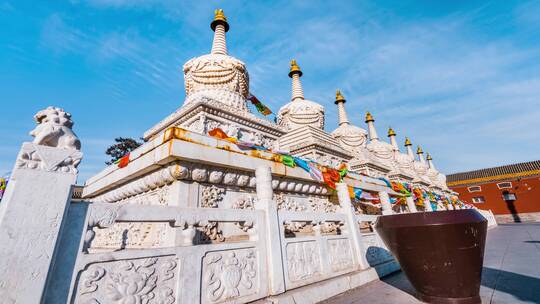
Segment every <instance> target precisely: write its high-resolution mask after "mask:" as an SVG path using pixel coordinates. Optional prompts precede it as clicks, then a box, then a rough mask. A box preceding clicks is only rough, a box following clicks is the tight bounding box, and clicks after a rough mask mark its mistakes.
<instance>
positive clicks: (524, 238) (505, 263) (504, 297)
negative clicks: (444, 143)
mask: <svg viewBox="0 0 540 304" xmlns="http://www.w3.org/2000/svg"><path fill="white" fill-rule="evenodd" d="M480 295H481V297H482V303H498V304H500V303H512V304H513V303H540V223H535V224H532V223H531V224H506V225H499V226H498V227H496V228H494V229H491V230H490V231H489V232H488V236H487V243H486V252H485V255H484V269H483V272H482V287H481V289H480ZM324 303H325V304H353V303H354V304H361V303H369V304H376V303H384V304H387V303H422V302H420V301H419V300H417V299H416V298H415V297H414V289H413V287H412V286H411V284H410V283H409V281H408V280H407V278H406V277H405V275H404V274H403V273H402V272H398V273H395V274H392V275H390V276H388V277H385V278H384V279H383V280H382V281H376V282H372V283H370V284H368V285H365V286H362V287H359V288H356V289H353V290H350V291H348V292H346V293H343V294H341V295H338V296H336V297H334V298H331V299H329V300H327V301H325V302H324Z"/></svg>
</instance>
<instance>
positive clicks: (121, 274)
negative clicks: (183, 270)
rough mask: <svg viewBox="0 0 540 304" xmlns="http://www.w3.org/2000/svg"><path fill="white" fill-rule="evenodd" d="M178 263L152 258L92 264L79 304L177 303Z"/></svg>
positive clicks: (83, 278)
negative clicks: (175, 290)
mask: <svg viewBox="0 0 540 304" xmlns="http://www.w3.org/2000/svg"><path fill="white" fill-rule="evenodd" d="M177 263H178V262H177V260H176V259H175V258H174V257H167V256H164V257H150V258H143V259H132V260H118V261H110V262H100V263H95V264H90V265H89V266H88V268H87V269H86V270H84V271H83V272H82V273H81V276H80V279H79V281H78V287H77V289H76V290H77V292H76V294H75V302H76V303H92V304H99V303H147V304H154V303H155V304H158V303H160V304H165V303H166V304H172V303H175V301H176V298H175V293H174V291H173V290H174V289H175V288H176V277H175V271H174V270H175V269H176V268H177Z"/></svg>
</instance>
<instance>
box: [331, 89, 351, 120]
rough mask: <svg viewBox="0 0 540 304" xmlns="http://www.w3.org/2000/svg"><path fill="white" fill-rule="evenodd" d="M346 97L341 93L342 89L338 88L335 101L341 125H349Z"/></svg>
mask: <svg viewBox="0 0 540 304" xmlns="http://www.w3.org/2000/svg"><path fill="white" fill-rule="evenodd" d="M345 102H346V100H345V97H343V95H342V94H341V91H340V90H336V101H335V102H334V103H335V104H336V105H337V108H338V121H339V125H340V126H341V125H348V124H350V123H349V118H347V112H346V111H345Z"/></svg>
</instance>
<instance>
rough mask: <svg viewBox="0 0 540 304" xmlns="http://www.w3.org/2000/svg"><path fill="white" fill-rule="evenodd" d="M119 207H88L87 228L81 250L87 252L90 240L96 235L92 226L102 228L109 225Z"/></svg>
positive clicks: (116, 214)
mask: <svg viewBox="0 0 540 304" xmlns="http://www.w3.org/2000/svg"><path fill="white" fill-rule="evenodd" d="M118 209H119V207H107V208H103V207H95V206H92V207H91V208H90V214H89V215H88V222H87V230H86V233H85V236H84V246H83V251H84V252H86V253H88V249H89V248H90V247H91V246H92V241H93V240H94V238H95V236H96V232H95V231H94V227H97V228H100V229H104V228H109V227H111V226H112V225H113V224H114V223H115V221H116V218H117V217H118Z"/></svg>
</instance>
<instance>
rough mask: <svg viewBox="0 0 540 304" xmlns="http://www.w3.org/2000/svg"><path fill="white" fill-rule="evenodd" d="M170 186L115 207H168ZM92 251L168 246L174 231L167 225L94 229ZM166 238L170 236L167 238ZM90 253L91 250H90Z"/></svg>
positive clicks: (136, 196)
mask: <svg viewBox="0 0 540 304" xmlns="http://www.w3.org/2000/svg"><path fill="white" fill-rule="evenodd" d="M170 187H171V186H170V185H165V186H163V187H160V188H157V189H154V190H151V191H148V192H145V193H141V194H138V195H135V196H132V197H130V198H128V199H126V200H123V201H120V202H118V203H115V204H117V205H123V204H136V205H161V206H166V205H168V201H169V193H170ZM94 231H95V233H96V236H95V238H94V240H93V242H92V247H91V248H92V249H94V251H95V250H96V249H97V250H100V251H101V250H103V249H104V250H117V249H129V248H156V247H165V246H168V245H169V244H167V240H168V239H172V235H171V234H172V233H174V231H173V230H172V229H171V228H170V226H169V225H168V224H167V223H114V224H113V225H111V227H108V228H105V229H95V230H94ZM168 236H171V238H169V237H168ZM90 251H92V250H90Z"/></svg>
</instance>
